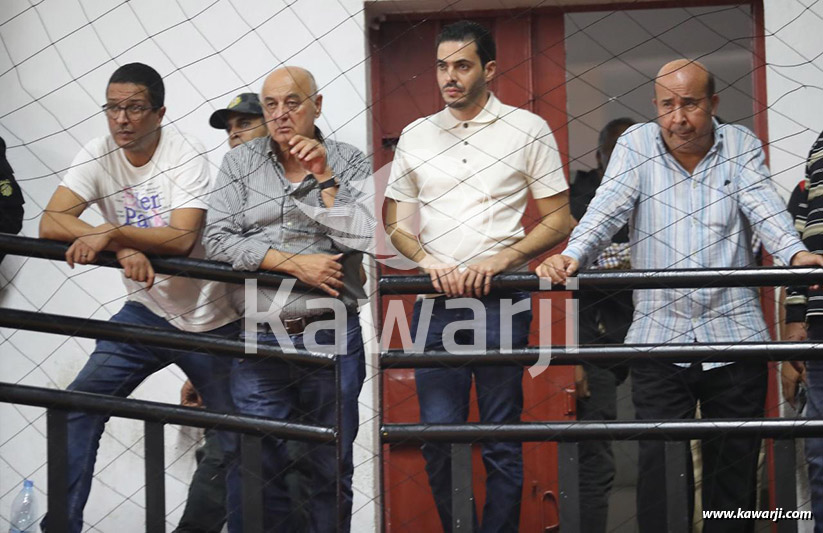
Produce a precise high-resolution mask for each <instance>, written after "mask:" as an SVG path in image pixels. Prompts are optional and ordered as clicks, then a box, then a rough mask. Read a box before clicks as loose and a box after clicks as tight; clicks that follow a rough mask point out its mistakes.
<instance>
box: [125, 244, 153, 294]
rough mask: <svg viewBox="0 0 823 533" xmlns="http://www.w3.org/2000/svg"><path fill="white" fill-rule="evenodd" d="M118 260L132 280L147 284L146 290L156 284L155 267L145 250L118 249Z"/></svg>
mask: <svg viewBox="0 0 823 533" xmlns="http://www.w3.org/2000/svg"><path fill="white" fill-rule="evenodd" d="M116 255H117V261H118V262H119V263H120V266H122V267H123V275H124V276H126V277H127V278H128V279H130V280H132V281H137V282H139V283H145V284H146V290H149V289H151V287H152V285H154V268H153V267H152V266H151V262H150V261H149V258H148V257H146V255H145V254H144V253H143V252H140V251H138V250H135V249H134V248H121V249H120V250H117V254H116Z"/></svg>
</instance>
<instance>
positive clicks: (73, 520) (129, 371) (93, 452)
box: [43, 302, 240, 533]
mask: <svg viewBox="0 0 823 533" xmlns="http://www.w3.org/2000/svg"><path fill="white" fill-rule="evenodd" d="M111 322H120V323H124V324H137V325H140V326H150V327H155V328H160V329H166V330H177V328H175V327H174V326H172V325H171V324H169V323H168V322H167V321H166V320H165V319H164V318H162V317H159V316H157V315H155V314H154V313H152V312H151V311H149V310H148V308H146V307H145V306H144V305H143V304H140V303H137V302H126V304H125V305H124V306H123V308H122V309H121V310H120V311H119V312H118V313H117V314H116V315H114V316H113V317H111ZM239 327H240V324H239V322H235V323H232V324H228V325H225V326H223V327H221V328H217V329H215V330H212V331H210V332H209V333H210V334H212V335H219V336H221V337H228V338H235V337H236V336H237V332H238V331H239ZM178 331H179V330H178ZM231 363H232V361H231V359H230V358H229V357H220V356H217V355H211V354H205V353H197V352H186V351H182V350H172V349H167V348H160V347H155V346H143V345H141V344H138V343H123V342H115V341H105V340H102V341H98V342H97V345H96V347H95V349H94V352H93V353H92V354H91V356H90V357H89V360H88V362H87V363H86V365H85V366H84V367H83V369H82V370H81V371H80V373H79V374H78V375H77V377H76V378H75V380H74V381H73V382H72V383H71V385H69V387H68V390H71V391H78V392H92V393H96V394H107V395H110V396H120V397H126V396H128V395H129V394H131V392H132V391H133V390H134V389H135V388H137V386H138V385H140V383H142V382H143V380H145V379H146V378H147V377H149V376H150V375H152V374H154V373H155V372H157V371H158V370H161V369H162V368H165V367H167V366H168V365H171V364H176V365H177V366H179V367H180V368H181V369H182V370H183V372H185V373H186V375H187V376H188V377H189V379H190V380H191V382H192V384H193V385H194V387H195V388H196V389H197V391H198V392H199V393H200V395H201V397H202V398H203V402H204V404H205V405H206V407H208V408H209V409H213V410H216V411H223V412H232V411H233V410H234V408H233V404H232V401H231V392H230V389H229V372H230V371H231ZM108 419H109V417H108V416H106V415H96V414H89V413H81V412H71V413H69V416H68V445H69V449H68V471H69V479H68V486H69V491H68V506H69V531H71V533H80V532H81V530H82V528H83V508H84V507H85V506H86V501H87V500H88V499H89V492H90V491H91V481H92V477H93V474H94V463H95V460H96V459H97V448H98V446H99V444H100V437H101V436H102V434H103V429H104V427H105V424H106V422H107V421H108ZM223 441H224V442H229V439H228V438H227V437H224V438H223ZM47 519H48V516H47V517H46V518H45V519H44V521H43V522H44V524H43V529H44V530H46V527H47V526H48V522H47Z"/></svg>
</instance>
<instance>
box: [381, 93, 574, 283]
mask: <svg viewBox="0 0 823 533" xmlns="http://www.w3.org/2000/svg"><path fill="white" fill-rule="evenodd" d="M566 189H568V185H567V183H566V179H565V177H564V174H563V167H562V164H561V161H560V154H559V152H558V150H557V144H556V143H555V140H554V136H553V135H552V132H551V130H550V129H549V126H548V124H546V121H545V120H543V119H542V118H540V117H539V116H537V115H535V114H534V113H531V112H529V111H526V110H523V109H519V108H516V107H512V106H508V105H505V104H503V103H501V102H500V100H498V99H497V98H496V97H495V96H494V95H493V94H490V95H489V100H488V102H487V103H486V106H485V107H484V108H483V110H482V111H481V112H480V113H479V114H478V115H477V116H476V117H474V118H473V119H471V120H468V121H461V120H458V119H456V118H455V117H454V115H452V114H451V112H450V111H449V109H448V108H445V109H443V110H442V111H440V112H439V113H435V114H434V115H431V116H428V117H424V118H421V119H418V120H416V121H414V122H412V123H411V124H409V125H408V126H406V128H405V129H404V130H403V133H402V135H401V136H400V141H399V143H398V144H397V150H396V152H395V155H394V162H393V163H392V169H391V175H390V177H389V183H388V187H387V190H386V196H387V197H389V198H392V199H394V200H396V201H398V202H413V203H415V204H416V206H415V207H416V209H417V210H418V212H419V230H418V231H416V232H415V233H417V234H418V235H419V237H420V241H421V242H422V244H423V247H424V249H425V250H426V252H427V253H428V254H430V255H432V256H433V257H434V258H436V259H438V260H439V261H443V262H446V263H458V264H459V263H463V264H471V263H476V262H477V261H479V260H481V259H485V258H488V257H491V256H493V255H494V254H496V253H497V252H499V251H501V250H502V249H505V248H506V247H508V246H511V245H513V244H515V243H516V242H518V241H519V240H521V239H522V238H523V237H524V236H525V231H524V229H523V224H522V222H521V220H522V218H523V213H524V212H525V211H526V203H527V201H528V193H529V192H531V194H532V196H533V197H534V198H536V199H537V198H545V197H548V196H553V195H555V194H557V193H560V192H562V191H565V190H566ZM413 231H414V230H413ZM524 268H525V266H524Z"/></svg>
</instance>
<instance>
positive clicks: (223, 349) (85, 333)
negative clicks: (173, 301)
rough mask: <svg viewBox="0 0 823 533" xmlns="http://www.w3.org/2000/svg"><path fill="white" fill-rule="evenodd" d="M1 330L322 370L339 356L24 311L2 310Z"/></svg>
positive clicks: (208, 335)
mask: <svg viewBox="0 0 823 533" xmlns="http://www.w3.org/2000/svg"><path fill="white" fill-rule="evenodd" d="M0 327H9V328H16V329H27V330H30V331H40V332H44V333H55V334H57V335H68V336H73V337H85V338H89V339H105V340H113V341H122V342H139V343H141V344H146V345H151V346H162V347H166V348H176V349H180V350H191V351H200V352H208V353H211V354H214V355H223V356H228V357H242V358H248V359H266V358H276V359H279V360H282V361H288V362H293V363H300V364H304V365H311V366H320V367H324V366H325V367H328V366H334V364H335V356H331V355H325V354H316V353H313V352H310V351H308V350H302V349H300V350H298V349H297V348H294V349H293V350H288V351H284V350H281V349H279V348H276V347H274V346H270V345H267V344H258V345H257V347H256V351H255V353H246V345H245V343H244V342H243V341H241V340H237V339H227V338H224V337H219V336H217V335H210V334H208V333H191V332H187V331H180V330H167V329H160V328H152V327H148V326H137V325H133V324H124V323H122V322H109V321H106V320H94V319H91V318H77V317H71V316H65V315H53V314H48V313H38V312H34V311H23V310H20V309H2V308H0Z"/></svg>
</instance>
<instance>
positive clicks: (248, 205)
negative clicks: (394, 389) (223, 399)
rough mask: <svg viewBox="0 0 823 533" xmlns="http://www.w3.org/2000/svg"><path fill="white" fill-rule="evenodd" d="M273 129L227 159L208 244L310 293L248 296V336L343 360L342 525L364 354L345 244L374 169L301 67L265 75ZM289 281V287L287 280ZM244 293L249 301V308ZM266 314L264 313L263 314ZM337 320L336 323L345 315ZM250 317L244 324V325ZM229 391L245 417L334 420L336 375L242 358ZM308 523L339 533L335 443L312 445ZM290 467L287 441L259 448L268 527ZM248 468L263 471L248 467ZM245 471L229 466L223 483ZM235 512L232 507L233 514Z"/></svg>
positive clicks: (287, 520)
mask: <svg viewBox="0 0 823 533" xmlns="http://www.w3.org/2000/svg"><path fill="white" fill-rule="evenodd" d="M260 96H261V98H260V99H261V102H262V104H263V111H264V116H265V119H266V125H267V128H268V131H269V135H268V136H266V137H261V138H258V139H254V140H252V141H250V142H247V143H245V144H243V145H241V146H238V147H237V148H235V149H233V150H232V151H230V152H229V153H228V154H226V157H225V158H224V160H223V164H222V166H221V169H220V173H219V175H218V178H217V182H216V184H215V188H214V190H213V192H212V195H211V199H210V202H209V218H208V227H207V229H206V237H205V242H206V248H207V250H208V252H209V256H210V257H211V258H212V259H216V260H219V261H225V262H227V263H231V265H232V266H233V267H234V268H235V269H238V270H258V269H260V270H269V271H275V272H282V273H284V274H289V275H292V276H294V277H296V278H297V279H299V280H300V281H302V282H303V283H304V284H306V285H308V286H310V287H311V289H309V290H293V291H290V290H287V288H290V287H286V284H284V285H283V286H281V287H280V289H279V290H277V291H274V290H260V291H257V292H254V291H248V290H247V292H246V295H247V298H246V299H247V301H246V302H245V305H242V304H241V303H240V299H239V298H238V299H236V305H238V307H240V308H244V313H245V314H246V316H247V318H248V315H249V314H255V315H256V314H257V312H258V311H259V310H258V308H257V306H258V305H261V304H262V305H263V307H264V309H263V310H262V311H264V312H268V316H267V322H266V323H265V324H261V325H258V326H256V329H255V330H254V331H248V330H247V331H246V332H245V336H246V337H247V338H248V337H252V338H253V339H254V340H256V341H257V342H260V343H265V344H273V345H277V346H281V347H283V348H284V349H286V348H289V347H291V346H295V347H298V348H302V347H306V346H309V347H311V345H310V341H313V342H314V345H315V347H320V348H325V349H326V350H327V351H332V352H334V353H336V354H338V355H339V356H340V357H341V362H340V371H341V381H342V402H343V405H342V415H343V428H342V439H343V453H344V462H345V471H344V472H343V474H342V475H343V490H344V509H343V510H342V512H343V513H344V515H345V516H346V519H345V520H344V523H343V524H340V528H341V529H340V530H341V531H348V528H349V522H350V517H351V505H352V491H351V478H352V470H353V466H352V443H353V441H354V437H355V435H356V433H357V428H358V409H357V397H358V395H359V393H360V389H361V386H362V384H363V379H364V378H365V360H364V353H363V341H362V338H361V334H360V324H359V319H358V315H357V302H358V299H360V298H365V294H364V292H363V287H362V283H361V280H360V275H359V273H360V268H361V260H362V254H361V253H360V252H358V251H356V250H353V249H350V248H348V247H347V246H345V245H343V244H341V242H350V238H351V237H352V236H353V235H354V236H356V237H361V238H363V239H368V238H370V237H371V235H372V234H373V230H374V217H373V212H372V209H370V208H369V205H370V202H371V201H372V198H364V194H363V192H362V191H363V185H364V184H365V182H366V181H367V180H369V179H370V176H371V168H370V164H369V161H368V159H367V158H366V157H365V156H364V155H363V153H362V152H360V151H359V150H357V149H356V148H354V147H353V146H350V145H347V144H344V143H339V142H335V141H332V140H330V139H325V138H323V136H322V135H321V133H320V131H319V130H318V129H317V128H316V126H315V125H314V123H315V120H316V118H317V117H319V116H320V111H321V108H322V96H321V95H320V94H318V92H317V86H316V83H315V81H314V77H313V76H312V75H311V73H309V72H308V71H307V70H305V69H301V68H296V67H286V68H282V69H279V70H276V71H274V72H273V73H272V74H270V75H269V76H268V78H266V81H265V83H264V85H263V90H262V92H261V95H260ZM292 286H293V285H292ZM249 300H256V303H255V302H253V301H249ZM264 314H265V313H264ZM341 317H342V320H341ZM248 323H249V321H248V320H247V324H248ZM232 395H233V397H234V399H235V402H236V405H237V407H238V409H239V410H240V411H241V412H244V413H249V414H255V415H261V416H265V417H268V418H274V419H283V420H286V419H292V418H295V417H297V416H302V420H303V421H306V422H308V423H314V424H319V425H324V426H332V425H334V424H335V381H334V373H333V371H332V370H325V369H324V370H320V371H318V370H317V369H313V368H312V369H304V368H300V367H296V366H293V365H291V364H289V363H284V362H277V361H252V360H246V361H237V362H236V364H235V368H234V371H233V373H232ZM308 453H309V456H310V457H309V460H308V463H309V464H310V465H311V468H312V470H313V471H312V472H311V476H310V480H309V483H310V485H311V486H310V490H311V491H312V494H313V497H312V499H311V502H310V503H309V507H310V508H309V512H308V515H309V516H308V520H309V521H310V522H311V523H310V524H308V529H309V530H311V531H317V532H324V531H337V526H338V522H337V513H336V512H335V510H336V509H337V504H336V483H335V481H336V462H335V447H334V446H333V445H328V444H325V445H313V446H312V447H311V448H310V451H309V452H308ZM287 463H288V454H287V451H286V447H285V445H284V442H283V441H281V440H278V439H266V441H265V443H264V459H263V478H264V491H263V501H264V507H265V509H264V521H265V524H264V526H265V527H264V530H265V531H266V532H273V531H278V532H279V531H283V532H286V531H293V530H295V528H296V527H297V526H296V525H295V524H294V522H293V517H294V516H295V513H294V511H295V509H294V508H293V505H292V502H290V501H289V498H288V492H287V489H286V485H285V483H284V479H283V471H284V469H285V467H286V465H287ZM251 475H258V474H257V473H251ZM241 476H242V473H240V472H238V469H237V468H236V467H232V469H231V471H230V474H229V483H238V482H239V478H240V477H241ZM229 505H230V516H229V529H230V531H231V532H232V533H239V532H240V531H242V517H241V516H239V513H238V512H236V510H237V509H240V505H239V502H229ZM232 510H235V511H234V512H233V511H232Z"/></svg>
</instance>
